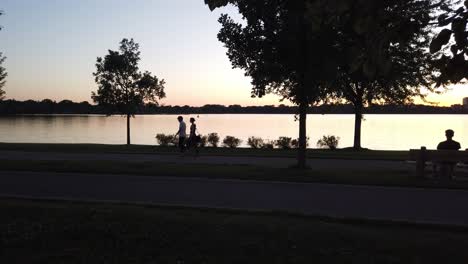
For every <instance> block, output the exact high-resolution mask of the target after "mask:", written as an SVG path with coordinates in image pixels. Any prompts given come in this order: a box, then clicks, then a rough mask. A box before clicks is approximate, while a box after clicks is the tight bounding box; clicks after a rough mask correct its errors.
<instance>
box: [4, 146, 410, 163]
mask: <svg viewBox="0 0 468 264" xmlns="http://www.w3.org/2000/svg"><path fill="white" fill-rule="evenodd" d="M0 150H9V151H30V152H67V153H70V152H75V153H152V154H154V153H158V154H176V153H178V150H177V148H175V147H160V146H149V145H130V146H127V145H104V144H38V143H0ZM202 153H204V154H205V155H213V156H252V157H296V155H297V152H296V150H293V149H291V150H280V149H274V150H267V149H251V148H237V149H227V148H211V147H206V148H203V150H202ZM408 155H409V154H408V151H383V150H363V151H353V150H349V149H342V150H335V151H332V150H323V149H309V150H308V151H307V156H308V157H309V158H329V159H370V160H406V159H407V158H408Z"/></svg>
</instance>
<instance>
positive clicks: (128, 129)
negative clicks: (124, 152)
mask: <svg viewBox="0 0 468 264" xmlns="http://www.w3.org/2000/svg"><path fill="white" fill-rule="evenodd" d="M130 118H131V116H130V115H128V114H127V145H130Z"/></svg>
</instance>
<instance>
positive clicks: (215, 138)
mask: <svg viewBox="0 0 468 264" xmlns="http://www.w3.org/2000/svg"><path fill="white" fill-rule="evenodd" d="M207 141H208V144H210V146H212V147H214V148H216V147H218V144H219V135H218V133H210V134H208V138H207Z"/></svg>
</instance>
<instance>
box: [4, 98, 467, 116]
mask: <svg viewBox="0 0 468 264" xmlns="http://www.w3.org/2000/svg"><path fill="white" fill-rule="evenodd" d="M307 112H308V113H309V114H354V108H353V105H351V104H334V105H326V104H325V105H320V106H312V107H310V108H309V109H308V111H307ZM296 113H297V106H288V105H279V106H274V105H264V106H240V105H229V106H225V105H218V104H208V105H204V106H200V107H196V106H188V105H185V106H171V105H159V106H158V105H155V104H144V105H142V106H140V107H138V108H137V109H136V110H135V114H140V115H145V114H169V115H172V114H173V115H180V114H296ZM364 113H365V114H468V108H466V107H462V106H452V107H438V106H431V105H415V104H409V105H396V104H394V105H373V106H370V107H368V108H366V109H365V112H364ZM29 114H31V115H34V114H44V115H48V114H79V115H88V114H97V115H108V114H109V111H108V109H106V108H105V107H103V106H99V105H93V104H90V103H89V102H87V101H84V102H72V101H70V100H62V101H59V102H56V101H53V100H50V99H45V100H42V101H33V100H27V101H16V100H4V101H0V115H29ZM112 114H115V115H119V114H123V115H124V114H125V113H123V112H119V111H118V110H116V111H114V112H112Z"/></svg>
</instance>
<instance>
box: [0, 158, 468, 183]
mask: <svg viewBox="0 0 468 264" xmlns="http://www.w3.org/2000/svg"><path fill="white" fill-rule="evenodd" d="M0 168H2V170H5V171H9V170H10V171H37V172H74V173H91V174H128V175H143V176H172V177H201V178H211V179H240V180H260V181H284V182H321V183H338V184H352V185H377V186H407V187H424V188H453V189H468V182H467V181H463V182H435V181H432V180H418V179H415V178H414V177H411V176H410V172H408V171H407V170H404V169H402V170H401V171H398V170H395V171H385V170H381V171H372V170H364V169H363V170H344V169H339V168H335V169H330V170H313V169H311V170H306V171H303V170H297V169H286V168H284V169H278V168H267V167H258V166H247V165H215V164H209V165H207V164H175V163H156V162H122V161H37V160H25V161H20V160H11V161H10V160H8V161H6V160H0Z"/></svg>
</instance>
